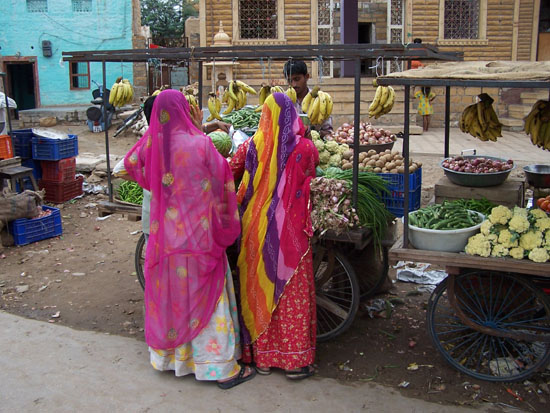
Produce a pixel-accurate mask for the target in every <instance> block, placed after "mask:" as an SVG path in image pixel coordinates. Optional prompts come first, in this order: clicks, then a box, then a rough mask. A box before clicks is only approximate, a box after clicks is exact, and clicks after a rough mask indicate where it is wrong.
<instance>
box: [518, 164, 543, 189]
mask: <svg viewBox="0 0 550 413" xmlns="http://www.w3.org/2000/svg"><path fill="white" fill-rule="evenodd" d="M523 172H525V176H526V177H527V182H528V183H529V185H531V186H534V187H535V188H550V165H527V166H524V167H523Z"/></svg>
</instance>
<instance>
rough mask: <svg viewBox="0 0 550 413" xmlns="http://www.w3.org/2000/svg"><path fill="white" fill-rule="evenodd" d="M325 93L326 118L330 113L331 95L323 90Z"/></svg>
mask: <svg viewBox="0 0 550 413" xmlns="http://www.w3.org/2000/svg"><path fill="white" fill-rule="evenodd" d="M325 95H326V97H327V118H328V117H329V116H330V115H332V106H333V102H332V96H330V95H329V94H328V93H326V92H325Z"/></svg>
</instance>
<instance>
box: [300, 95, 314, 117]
mask: <svg viewBox="0 0 550 413" xmlns="http://www.w3.org/2000/svg"><path fill="white" fill-rule="evenodd" d="M312 99H313V96H312V95H311V92H308V93H307V95H305V96H304V99H303V100H302V112H304V113H307V112H308V109H309V105H310V104H311V102H312Z"/></svg>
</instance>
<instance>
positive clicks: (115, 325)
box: [0, 125, 550, 412]
mask: <svg viewBox="0 0 550 413" xmlns="http://www.w3.org/2000/svg"><path fill="white" fill-rule="evenodd" d="M55 129H58V130H67V129H70V130H71V132H72V133H76V134H78V136H79V151H80V153H83V152H93V153H97V154H102V153H104V152H105V143H104V135H103V134H92V133H90V132H88V131H87V129H86V128H85V127H84V126H80V125H72V126H57V127H55ZM135 141H136V138H135V137H134V136H133V135H131V134H127V135H126V136H123V137H120V138H116V139H111V141H110V146H111V152H112V153H115V154H118V155H123V154H124V153H126V151H127V150H128V149H129V148H130V147H131V146H132V145H133V143H134V142H135ZM413 157H414V158H415V159H418V160H421V161H422V162H423V164H424V167H423V178H422V179H423V190H422V191H423V203H426V202H427V201H428V200H429V199H430V198H431V196H432V195H433V185H434V183H435V182H436V181H437V180H438V179H439V177H440V176H441V174H442V172H441V170H440V168H439V166H438V161H439V157H436V156H414V154H413ZM516 170H521V168H516ZM104 198H105V196H103V195H88V196H84V197H83V198H81V199H77V200H74V201H71V202H67V203H65V204H63V205H56V206H57V207H59V208H60V209H61V215H62V219H63V235H62V236H61V237H59V238H52V239H47V240H43V241H40V242H37V243H33V244H30V245H26V246H23V247H0V268H1V271H0V273H1V275H0V309H2V310H5V311H7V312H10V313H13V314H18V315H21V316H24V317H28V318H32V319H36V320H41V321H45V322H50V323H58V324H62V325H66V326H69V327H71V328H75V329H81V330H93V331H98V332H103V333H106V334H116V335H122V336H128V337H135V338H136V339H137V340H142V341H143V340H144V337H143V291H142V290H141V288H140V285H139V283H138V281H137V279H136V273H135V269H134V250H135V245H136V242H137V240H138V238H139V236H140V230H141V222H132V221H129V220H128V219H127V217H126V216H123V215H120V214H118V215H111V216H109V217H108V218H106V219H103V220H98V210H97V202H98V201H100V200H101V199H104ZM418 287H419V286H418V285H415V284H407V283H401V282H396V283H394V286H393V288H392V289H391V290H390V292H389V293H386V294H383V295H381V297H382V298H387V299H391V300H392V301H394V302H399V303H400V304H399V305H397V304H396V306H395V308H394V309H393V311H392V313H391V314H386V313H385V312H384V313H382V314H379V315H377V316H376V317H375V318H370V317H369V316H368V314H367V312H366V311H364V309H363V310H360V312H359V314H358V315H357V317H356V319H355V321H354V323H353V325H352V326H351V328H350V329H349V330H348V331H347V332H346V333H344V334H343V335H341V336H339V337H337V338H335V339H333V340H332V341H329V342H325V343H319V344H318V351H317V366H318V374H319V375H320V376H323V377H332V378H335V379H337V380H339V381H342V382H356V381H364V382H370V381H372V382H375V383H379V384H383V385H386V386H391V387H393V388H397V389H399V390H400V392H401V393H402V394H404V395H406V396H410V397H413V398H421V399H424V400H429V401H432V402H436V403H442V404H455V405H469V406H482V405H484V406H487V405H488V404H490V405H491V406H492V407H493V408H495V411H501V410H507V409H510V408H512V407H514V408H519V409H522V410H525V411H538V412H542V411H548V410H547V409H548V407H547V404H548V403H549V402H550V392H549V390H548V389H549V385H550V370H547V371H546V373H539V374H537V375H535V376H534V377H532V378H531V379H530V380H529V381H526V382H523V383H513V384H497V383H490V382H483V381H479V380H475V379H472V378H470V377H468V376H465V375H463V374H461V373H459V372H457V371H456V370H454V369H453V368H452V367H450V366H448V365H447V364H446V362H445V361H444V359H443V358H442V356H441V355H439V354H438V353H437V352H436V351H435V349H434V347H433V345H432V344H431V342H430V339H429V337H428V333H427V330H426V322H425V316H426V306H427V301H428V298H429V293H426V292H419V291H418ZM144 346H145V343H144ZM411 363H416V364H417V365H418V366H420V367H419V368H418V369H417V370H414V371H411V370H408V369H407V367H408V366H409V365H410V364H411ZM403 382H408V383H409V385H408V386H407V387H400V384H401V383H403ZM512 393H513V394H516V396H514V395H513V394H512Z"/></svg>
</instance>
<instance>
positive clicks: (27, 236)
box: [8, 205, 63, 245]
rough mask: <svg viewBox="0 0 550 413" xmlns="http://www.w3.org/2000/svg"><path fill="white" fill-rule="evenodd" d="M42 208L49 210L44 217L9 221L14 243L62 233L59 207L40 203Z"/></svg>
mask: <svg viewBox="0 0 550 413" xmlns="http://www.w3.org/2000/svg"><path fill="white" fill-rule="evenodd" d="M42 210H44V211H46V210H51V211H52V213H51V214H50V215H48V216H46V217H42V218H35V219H27V218H23V219H16V220H15V221H12V222H10V223H9V226H8V227H9V231H10V233H11V235H12V236H13V239H14V241H15V245H26V244H30V243H31V242H36V241H41V240H43V239H46V238H52V237H57V236H59V235H61V234H62V233H63V228H62V226H61V213H60V212H59V209H57V208H54V207H48V206H45V205H42Z"/></svg>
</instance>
